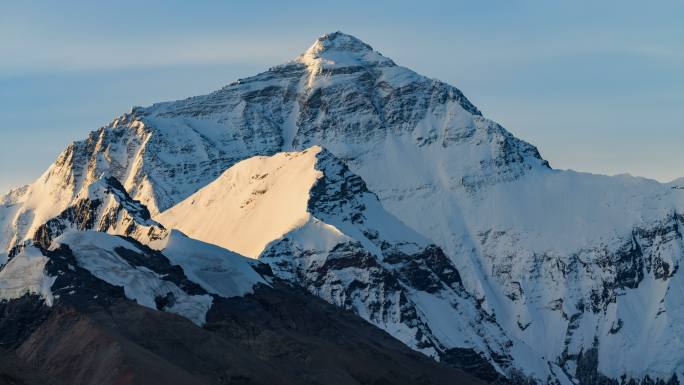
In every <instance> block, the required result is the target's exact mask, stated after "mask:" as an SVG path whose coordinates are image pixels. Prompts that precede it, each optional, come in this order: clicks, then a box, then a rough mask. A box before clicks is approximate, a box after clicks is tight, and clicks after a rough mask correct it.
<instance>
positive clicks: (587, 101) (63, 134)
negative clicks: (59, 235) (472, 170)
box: [0, 0, 684, 191]
mask: <svg viewBox="0 0 684 385" xmlns="http://www.w3.org/2000/svg"><path fill="white" fill-rule="evenodd" d="M682 20H684V1H654V2H636V1H562V2H561V1H510V0H509V1H494V0H492V1H481V2H474V1H443V2H442V1H425V0H424V1H420V2H417V1H344V2H342V1H312V2H294V1H293V2H283V1H249V2H246V1H240V2H238V1H234V2H231V1H201V2H200V1H196V2H187V1H144V2H142V1H135V2H134V1H116V2H108V3H107V4H105V2H99V1H98V2H93V1H71V2H68V1H63V2H62V1H60V2H42V3H40V2H31V1H21V2H19V1H16V2H15V1H4V0H0V191H5V190H7V189H9V188H10V187H11V186H16V185H20V184H23V183H28V182H30V181H32V180H33V179H35V178H36V177H37V176H38V175H40V174H41V173H42V171H44V170H45V169H46V168H47V166H48V165H49V164H50V163H51V162H52V161H53V160H54V159H55V157H56V156H57V155H58V153H59V152H61V151H62V150H63V149H64V148H65V147H66V146H67V145H68V144H69V143H70V142H72V141H74V140H77V139H81V138H84V137H85V136H86V134H87V132H88V131H90V130H93V129H96V128H97V127H100V126H102V125H104V124H106V123H107V122H109V121H111V120H112V118H113V117H115V116H117V115H119V114H120V113H122V112H126V111H128V110H129V109H130V107H131V106H133V105H147V104H151V103H153V102H157V101H164V100H171V99H180V98H184V97H187V96H191V95H195V94H202V93H206V92H209V91H212V90H214V89H218V88H220V87H221V86H223V85H225V84H227V83H230V82H231V81H233V80H235V79H237V78H240V77H245V76H249V75H252V74H255V73H257V72H260V71H263V70H265V69H266V68H268V67H270V66H272V65H275V64H279V63H282V62H285V61H287V60H289V59H290V58H293V57H294V56H296V55H297V54H299V53H300V52H302V51H304V50H305V49H306V48H307V47H308V46H309V45H310V44H311V43H312V42H313V40H314V39H315V38H316V37H317V36H319V35H321V34H323V33H325V32H331V31H336V30H341V31H343V32H346V33H350V34H353V35H355V36H357V37H359V38H360V39H362V40H364V41H366V42H367V43H369V44H371V45H372V46H373V47H374V48H375V49H377V50H379V51H380V52H382V53H383V54H384V55H386V56H389V57H391V58H392V59H394V61H395V62H397V63H398V64H400V65H404V66H406V67H410V68H412V69H414V70H416V71H417V72H419V73H421V74H423V75H426V76H430V77H434V78H438V79H441V80H444V81H447V82H449V83H451V84H453V85H455V86H456V87H458V88H460V89H461V90H462V91H463V92H464V93H465V94H466V95H467V96H468V97H469V98H470V99H471V101H472V102H473V103H475V104H476V105H477V106H478V107H479V108H480V109H481V110H482V111H483V112H484V114H485V115H486V116H488V117H490V118H492V119H494V120H496V121H498V122H499V123H501V124H502V125H503V126H504V127H506V128H507V129H509V130H510V131H511V132H513V133H514V134H515V135H517V136H519V137H521V138H523V139H526V140H528V141H530V142H531V143H533V144H535V145H536V146H537V147H538V148H539V149H540V151H541V153H542V156H544V157H545V158H546V159H547V160H549V161H550V162H551V165H552V166H554V167H556V168H562V169H565V168H572V169H576V170H580V171H588V172H595V173H605V174H618V173H625V172H629V173H631V174H633V175H640V176H645V177H650V178H655V179H659V180H662V181H667V180H671V179H674V178H676V177H681V176H684V23H682Z"/></svg>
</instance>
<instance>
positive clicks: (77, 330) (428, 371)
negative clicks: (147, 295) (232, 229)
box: [0, 284, 482, 385]
mask: <svg viewBox="0 0 684 385" xmlns="http://www.w3.org/2000/svg"><path fill="white" fill-rule="evenodd" d="M21 301H22V302H24V303H29V302H33V303H34V304H35V303H36V302H37V303H42V301H40V300H39V299H38V298H35V297H24V298H23V299H21ZM25 306H26V305H25ZM34 310H35V311H36V312H37V313H40V314H41V315H42V316H41V318H44V320H43V321H42V322H40V323H37V324H35V325H31V328H30V329H31V330H30V332H29V333H27V334H26V335H22V336H21V337H20V338H16V339H14V340H13V341H11V345H10V349H11V351H12V353H11V355H4V356H3V360H1V361H0V383H3V382H2V380H7V382H6V383H8V384H13V383H15V382H12V381H17V382H16V383H17V384H23V383H25V384H53V383H54V384H93V385H95V384H160V385H161V384H480V383H482V382H480V381H478V380H475V379H474V378H473V377H471V376H469V375H467V374H465V373H463V372H461V371H459V370H456V369H451V368H448V367H445V366H442V365H439V364H437V363H435V362H433V361H432V360H430V359H429V358H427V357H425V356H422V355H421V354H419V353H415V352H413V351H411V350H410V349H409V348H407V347H406V346H404V345H403V344H401V343H400V342H398V341H396V340H395V339H393V338H391V337H390V336H389V335H387V334H386V333H384V332H382V331H381V330H379V329H377V328H375V327H373V326H372V325H370V324H368V323H366V322H364V321H362V320H361V319H359V318H358V317H356V316H354V315H353V314H350V313H347V312H344V311H341V310H339V309H337V308H335V307H334V306H332V305H329V304H327V303H325V302H323V301H322V300H319V299H317V298H315V297H313V296H311V295H309V294H307V293H305V292H303V291H300V290H297V289H293V288H290V287H288V286H284V285H281V284H277V285H276V288H268V287H265V286H264V287H260V288H259V289H257V291H256V292H255V293H254V294H251V295H248V296H246V297H236V298H232V299H228V300H223V301H221V302H220V303H219V304H218V305H217V306H215V308H214V309H213V310H212V311H211V312H210V314H209V315H208V322H207V324H206V325H205V327H204V328H200V327H198V326H197V325H194V324H193V323H192V322H190V321H188V320H187V319H184V318H182V317H179V316H176V315H173V314H169V313H164V312H160V311H155V310H152V309H147V308H144V307H142V306H140V305H137V304H135V303H133V302H131V301H128V300H125V299H119V300H114V301H112V303H111V304H109V305H108V306H101V305H88V306H85V307H83V306H81V305H79V304H69V303H59V304H57V305H56V306H54V307H53V308H51V309H49V310H46V309H44V308H42V309H41V308H40V306H36V309H34ZM2 326H3V327H7V326H8V325H7V320H6V319H3V325H2ZM8 354H10V353H8ZM16 365H19V366H16ZM23 368H30V370H29V369H27V370H23ZM20 369H21V370H20ZM36 373H40V375H36ZM47 379H49V380H47Z"/></svg>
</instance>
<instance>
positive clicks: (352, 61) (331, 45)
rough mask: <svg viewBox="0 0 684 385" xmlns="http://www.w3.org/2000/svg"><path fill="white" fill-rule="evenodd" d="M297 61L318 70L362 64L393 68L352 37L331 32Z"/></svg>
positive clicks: (380, 56) (388, 60)
mask: <svg viewBox="0 0 684 385" xmlns="http://www.w3.org/2000/svg"><path fill="white" fill-rule="evenodd" d="M296 60H297V61H299V62H301V63H304V64H306V65H307V66H311V67H315V68H318V69H319V70H320V69H321V68H345V67H352V66H358V65H364V64H373V65H382V66H395V65H396V64H394V62H393V61H392V60H390V59H388V58H386V57H384V56H382V55H381V54H380V53H378V52H376V51H374V50H373V48H372V47H371V46H370V45H368V44H366V43H364V42H363V41H361V40H359V39H357V38H355V37H354V36H351V35H347V34H344V33H342V32H339V31H337V32H333V33H329V34H325V35H323V36H321V37H319V38H318V39H317V40H316V42H315V43H314V44H313V45H312V46H311V47H310V48H309V49H308V50H306V52H304V53H303V54H301V55H300V56H299V57H298V58H297V59H296Z"/></svg>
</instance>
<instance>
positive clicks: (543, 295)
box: [0, 32, 684, 385]
mask: <svg viewBox="0 0 684 385" xmlns="http://www.w3.org/2000/svg"><path fill="white" fill-rule="evenodd" d="M313 153H316V154H319V155H317V156H316V157H311V156H310V155H311V154H313ZM302 154H308V155H302ZM295 158H296V159H299V160H302V159H303V160H306V162H303V163H297V162H296V161H294V160H292V159H295ZM293 162H294V163H293ZM307 162H308V163H307ZM293 165H294V166H293ZM679 184H681V182H673V183H672V184H660V183H657V182H655V181H651V180H647V179H643V178H633V177H629V176H616V177H607V176H601V175H591V174H583V173H577V172H574V171H559V170H553V169H551V168H550V167H549V165H548V163H547V162H546V161H544V160H543V159H542V158H541V156H540V155H539V152H538V151H537V149H536V148H535V147H534V146H532V145H530V144H529V143H526V142H524V141H522V140H520V139H518V138H515V137H514V136H513V135H512V134H511V133H509V132H508V131H506V130H505V129H504V128H503V127H501V126H500V125H499V124H497V123H495V122H493V121H491V120H489V119H487V118H485V117H483V115H482V113H481V112H480V111H479V110H478V109H477V108H476V107H475V106H473V105H472V103H470V102H469V101H468V99H467V98H466V97H465V96H464V95H463V94H462V93H461V92H460V91H459V90H458V89H456V88H454V87H452V86H450V85H448V84H445V83H442V82H440V81H437V80H434V79H429V78H426V77H424V76H421V75H418V74H416V73H415V72H413V71H411V70H409V69H407V68H404V67H401V66H399V65H397V64H396V63H394V62H393V61H392V60H391V59H389V58H386V57H384V56H382V55H381V54H380V53H378V52H377V51H374V50H373V49H372V48H371V47H370V46H369V45H367V44H365V43H363V42H362V41H360V40H359V39H356V38H355V37H353V36H349V35H346V34H343V33H339V32H337V33H332V34H328V35H325V36H322V37H320V38H319V39H318V40H317V41H316V42H315V43H314V45H313V46H311V48H309V49H308V50H307V51H305V52H304V53H303V54H302V55H300V56H298V57H297V58H295V59H294V60H292V61H290V62H287V63H285V64H283V65H279V66H275V67H273V68H271V69H269V70H268V71H266V72H263V73H261V74H258V75H255V76H252V77H249V78H245V79H240V80H238V81H237V82H234V83H232V84H230V85H228V86H226V87H223V88H222V89H220V90H218V91H216V92H213V93H211V94H208V95H203V96H197V97H192V98H188V99H184V100H179V101H175V102H167V103H159V104H155V105H152V106H149V107H136V108H133V109H132V110H131V112H130V113H128V114H125V115H123V116H121V117H119V118H117V119H115V120H114V121H113V122H111V123H110V124H108V125H106V126H105V127H102V128H100V129H98V130H96V131H93V132H92V133H90V135H89V136H88V137H87V138H86V139H85V140H83V141H79V142H75V143H74V144H73V145H71V146H70V147H69V148H67V149H66V150H65V151H64V152H63V153H62V154H61V155H60V156H59V157H58V159H57V160H56V161H55V163H54V164H52V165H51V166H50V167H49V168H48V170H47V171H46V172H45V173H44V174H43V175H42V176H41V177H40V178H39V179H38V180H37V181H36V182H34V183H33V184H31V185H29V186H26V187H25V188H22V189H18V190H15V191H13V192H10V193H9V194H7V195H6V196H4V197H2V198H0V203H1V205H0V266H1V267H0V298H2V299H3V300H4V301H9V302H12V301H18V300H19V298H22V295H23V294H26V293H32V294H35V295H38V296H39V297H40V298H41V299H42V300H44V302H45V303H46V304H47V305H48V306H49V305H53V304H54V306H55V308H58V307H59V306H62V305H60V303H61V302H62V301H64V300H65V298H66V297H69V296H70V295H71V294H69V293H70V292H71V290H72V289H71V288H69V287H68V285H69V284H77V287H78V290H75V291H74V292H75V294H74V295H76V296H81V297H82V299H83V300H84V301H85V300H86V299H87V301H86V302H88V303H91V302H92V303H94V304H96V305H97V306H104V307H106V306H110V304H109V303H108V302H107V301H104V299H103V298H102V297H98V298H99V300H98V298H93V296H91V295H90V294H88V295H85V294H79V293H84V292H88V291H87V290H86V291H84V290H85V289H87V288H89V287H90V286H91V285H95V286H94V287H99V286H100V285H101V283H102V282H104V283H106V284H108V285H111V286H112V287H115V288H119V289H116V290H115V289H112V290H108V291H107V293H108V295H106V296H104V298H105V299H106V298H110V297H111V298H116V299H117V301H118V298H128V299H129V300H134V301H136V302H137V303H138V304H139V305H142V306H144V307H146V308H152V309H160V310H164V311H167V312H171V313H174V314H176V315H180V316H183V317H185V318H187V319H189V320H191V321H192V322H193V323H194V324H195V325H197V326H198V327H203V328H205V329H207V328H209V327H210V325H212V323H211V322H212V321H211V320H212V318H211V317H212V315H213V314H215V312H216V311H218V309H220V308H222V307H221V306H222V305H221V304H222V303H223V302H222V301H223V300H225V299H226V298H229V297H235V296H237V297H239V298H247V297H249V296H250V295H256V294H255V290H256V289H255V287H262V286H263V285H268V284H270V282H271V280H273V279H275V278H274V277H273V276H267V277H265V276H261V275H256V273H255V271H256V270H259V271H263V270H264V269H267V267H265V265H264V263H266V264H269V265H270V266H271V268H272V271H273V273H274V275H275V276H276V277H278V278H279V279H283V280H285V281H288V282H289V283H290V284H292V285H294V286H297V287H301V288H303V289H305V290H306V291H308V292H309V293H310V294H314V295H315V296H317V297H320V298H322V299H324V300H325V301H326V302H328V303H330V304H334V305H336V306H338V307H341V308H343V309H346V310H350V311H352V312H354V313H356V314H357V315H359V316H361V318H363V319H365V320H367V321H369V322H370V323H372V324H373V325H375V326H377V327H380V328H382V329H384V330H385V331H387V332H388V333H389V334H390V335H392V336H394V337H395V338H397V339H399V340H400V341H402V342H403V343H405V344H406V345H408V346H409V347H411V348H413V349H414V350H417V351H419V352H422V353H424V354H426V355H429V356H430V357H432V358H434V359H435V360H440V362H442V363H448V364H450V365H454V366H457V367H463V368H468V369H469V370H472V371H474V372H477V373H478V375H480V376H481V377H482V378H485V379H487V380H496V381H512V382H514V383H522V382H525V381H529V382H532V383H537V384H556V383H560V384H569V383H579V384H582V385H589V384H592V385H593V384H595V383H605V384H611V385H612V384H631V383H634V384H651V383H657V382H658V381H660V382H661V383H664V382H666V381H675V382H676V381H677V376H682V375H684V374H682V373H684V356H682V349H681V347H682V346H684V340H683V339H682V338H684V337H682V336H684V330H683V329H682V325H683V324H684V312H683V311H682V309H684V296H681V295H680V293H681V292H682V290H684V279H682V273H681V270H682V269H681V267H680V265H681V263H682V257H684V238H683V236H682V234H683V233H684V231H682V229H683V228H684V189H682V188H681V186H679ZM198 213H202V215H198ZM275 219H277V220H275ZM160 222H161V223H163V224H164V226H166V227H164V226H163V225H161V224H160ZM175 229H181V230H182V231H183V232H185V233H187V234H188V235H189V236H190V237H192V238H189V237H186V236H185V235H183V234H181V233H179V232H178V231H176V230H175ZM94 231H96V232H99V233H105V232H106V233H109V234H116V235H121V236H125V237H130V238H132V239H135V241H133V240H132V239H127V240H123V241H122V240H121V239H110V238H107V239H104V238H101V237H100V236H97V235H93V234H92V233H93V232H94ZM74 234H77V235H74ZM84 234H85V235H84ZM193 238H195V239H193ZM121 242H124V244H122V243H121ZM60 245H61V246H68V247H69V248H70V250H72V251H73V253H74V255H73V258H72V259H70V260H69V261H66V260H60V259H59V258H58V259H57V260H56V259H55V258H53V257H51V256H50V255H49V253H48V255H46V254H45V251H46V250H47V251H49V252H51V253H54V252H56V251H57V250H60V249H59V247H60ZM221 247H224V248H225V247H227V248H228V249H231V250H232V251H233V252H231V251H228V250H225V249H222V248H221ZM38 249H40V250H42V251H36V250H38ZM125 250H128V251H125ZM235 252H237V253H240V254H243V255H246V256H248V257H251V258H257V259H259V261H260V262H261V263H260V262H255V261H250V260H247V259H246V258H244V257H242V256H241V255H237V254H236V253H235ZM131 253H132V254H131ZM56 261H57V262H56ZM60 261H61V262H60ZM174 266H175V267H174ZM72 268H73V269H75V270H72ZM81 270H84V271H87V272H88V274H90V275H92V277H91V278H87V279H86V276H76V277H72V278H73V279H76V281H73V279H71V280H69V279H67V280H66V281H65V279H66V278H64V277H69V276H71V275H73V274H76V273H75V272H80V271H81ZM113 272H114V273H113ZM79 277H80V278H79ZM65 282H67V283H65ZM55 285H56V286H55ZM88 290H94V289H88ZM98 290H99V289H98ZM117 290H118V291H117ZM103 301H104V302H103ZM27 306H28V305H27ZM29 308H30V306H29ZM272 310H273V311H276V308H272ZM26 311H28V310H26ZM23 313H25V311H22V312H19V313H17V314H15V316H21V314H23ZM37 314H42V313H40V312H39V313H37ZM51 314H52V313H51ZM10 318H11V317H10ZM39 321H40V322H42V318H40V317H38V318H35V319H34V318H31V317H29V318H26V319H25V320H24V321H23V322H26V323H28V324H32V323H34V322H39ZM8 325H9V324H8ZM6 330H7V332H6V333H7V335H8V336H14V337H12V338H19V337H20V336H23V334H22V333H25V332H24V331H22V330H21V328H18V329H17V328H14V329H12V328H11V327H10V328H8V329H6ZM3 335H4V334H3ZM24 337H25V336H24ZM292 355H293V356H297V354H294V353H293V354H292ZM264 373H266V371H264ZM179 376H180V375H179ZM360 382H361V383H363V381H360Z"/></svg>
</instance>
